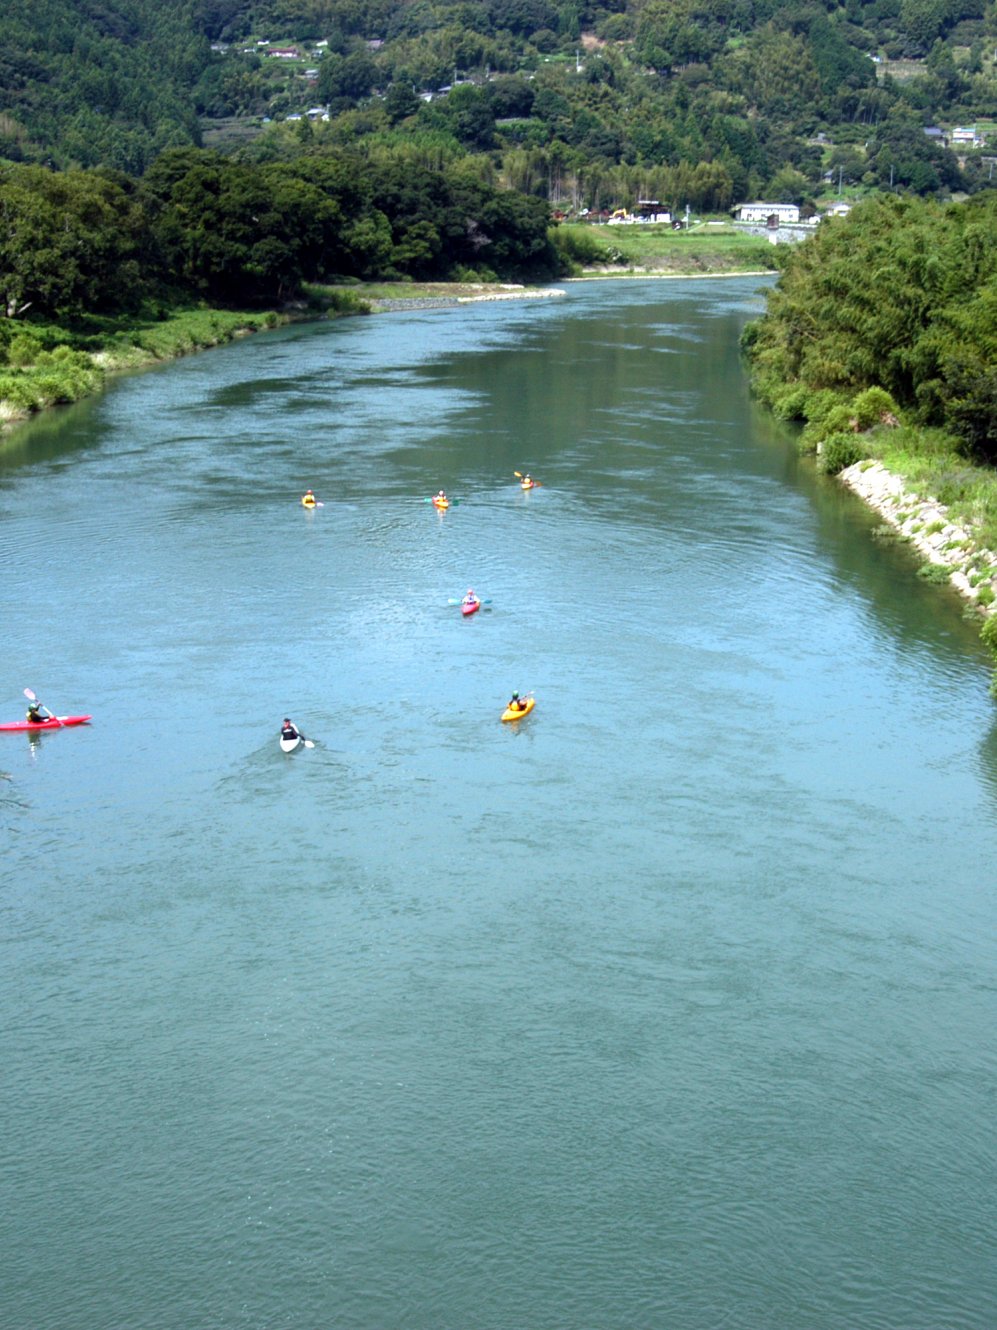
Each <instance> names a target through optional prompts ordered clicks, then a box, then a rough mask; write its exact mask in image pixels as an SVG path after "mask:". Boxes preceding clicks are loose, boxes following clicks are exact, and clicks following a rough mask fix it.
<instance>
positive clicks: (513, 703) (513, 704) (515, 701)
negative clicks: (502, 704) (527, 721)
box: [506, 693, 526, 711]
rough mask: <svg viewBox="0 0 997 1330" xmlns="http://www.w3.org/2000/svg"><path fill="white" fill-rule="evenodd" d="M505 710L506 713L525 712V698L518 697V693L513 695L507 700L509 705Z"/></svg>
mask: <svg viewBox="0 0 997 1330" xmlns="http://www.w3.org/2000/svg"><path fill="white" fill-rule="evenodd" d="M506 710H507V711H525V710H526V698H525V697H520V696H519V694H518V693H513V695H512V697H511V698H510V699H509V705H508V707H507V708H506Z"/></svg>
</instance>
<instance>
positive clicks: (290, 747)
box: [278, 734, 301, 753]
mask: <svg viewBox="0 0 997 1330" xmlns="http://www.w3.org/2000/svg"><path fill="white" fill-rule="evenodd" d="M278 743H279V744H280V751H281V752H282V753H293V752H294V750H295V749H296V748H297V746H298V744H299V743H301V735H300V734H296V735H295V736H294V738H293V739H285V738H284V736H283V735H281V736H280V739H279V740H278Z"/></svg>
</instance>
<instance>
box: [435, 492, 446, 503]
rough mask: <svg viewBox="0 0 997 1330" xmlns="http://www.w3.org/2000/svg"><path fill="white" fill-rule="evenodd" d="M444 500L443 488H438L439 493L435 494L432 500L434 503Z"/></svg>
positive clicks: (444, 501)
mask: <svg viewBox="0 0 997 1330" xmlns="http://www.w3.org/2000/svg"><path fill="white" fill-rule="evenodd" d="M446 501H447V496H446V494H445V493H444V492H443V490H440V492H439V494H437V496H436V498H435V499H434V500H433V502H434V503H446Z"/></svg>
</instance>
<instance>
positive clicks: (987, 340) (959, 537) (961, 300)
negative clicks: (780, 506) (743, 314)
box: [742, 192, 997, 696]
mask: <svg viewBox="0 0 997 1330" xmlns="http://www.w3.org/2000/svg"><path fill="white" fill-rule="evenodd" d="M995 236H997V194H995V193H994V192H987V193H982V194H979V195H977V196H976V197H974V198H972V199H970V200H968V201H966V202H964V203H942V202H938V201H935V200H922V199H912V198H903V199H902V198H893V197H880V198H878V199H873V200H870V201H868V202H867V203H865V204H863V205H861V206H860V207H857V208H855V209H854V210H853V211H852V212H851V213H850V214H849V215H848V216H847V217H845V218H841V219H839V220H835V221H832V222H829V223H827V224H826V225H822V226H821V228H820V230H819V231H818V233H817V235H815V236H814V237H813V239H812V240H810V241H808V242H807V243H806V244H805V245H802V246H799V247H797V248H795V249H794V250H793V251H792V252H791V253H790V254H789V257H788V258H787V261H786V264H785V268H784V270H783V272H782V274H781V276H780V278H779V280H778V282H777V283H776V286H775V288H774V289H773V291H772V292H771V293H770V297H769V303H768V310H767V313H766V314H765V315H764V317H763V318H762V319H760V320H758V321H756V322H755V323H752V324H749V325H748V327H747V328H746V329H745V331H744V334H743V337H742V345H743V347H744V349H745V352H746V354H747V356H748V359H749V362H750V364H751V368H752V381H753V384H754V388H755V390H756V391H757V393H758V394H759V396H760V397H761V398H762V399H763V400H764V401H766V402H767V403H768V404H769V405H770V406H771V408H772V409H773V410H774V411H775V412H776V414H777V415H779V416H781V417H782V418H783V419H786V420H798V421H800V422H801V423H802V426H803V428H802V431H801V435H800V446H801V449H802V450H803V451H804V452H809V453H812V454H813V455H815V457H816V458H817V463H818V465H819V466H820V467H821V469H822V470H824V471H825V472H827V473H828V474H831V475H837V474H839V473H843V474H844V477H845V480H846V483H848V484H849V485H850V486H851V487H852V488H853V489H854V490H856V492H857V493H860V494H861V495H862V497H863V498H865V499H866V500H867V501H869V502H871V503H873V505H874V506H875V507H876V508H877V509H878V510H879V511H880V512H882V513H883V514H884V516H885V517H887V519H888V521H889V522H890V524H891V525H892V526H894V527H895V528H896V529H897V530H899V531H900V532H901V534H902V535H903V536H904V537H905V538H908V539H911V540H914V541H915V542H916V543H917V544H918V545H919V547H920V548H922V549H923V550H924V552H925V553H926V554H927V556H928V558H929V560H930V565H929V568H928V569H926V570H925V571H926V574H927V575H929V576H932V577H936V578H939V579H941V580H944V581H948V580H952V581H953V583H954V585H956V587H957V588H958V589H959V590H960V591H962V592H963V594H965V595H968V596H969V597H970V598H971V600H972V612H974V613H980V614H982V615H983V616H984V618H985V620H986V621H985V623H984V625H983V630H982V636H983V640H984V642H985V643H986V645H987V647H988V648H989V649H990V651H991V652H992V654H993V655H994V657H995V660H997V616H995V615H993V614H992V612H991V611H992V607H993V605H994V602H995V598H997V582H995V578H994V572H995V567H997V556H995V554H994V553H993V552H994V551H997V471H995V469H994V464H995V462H997V245H995V243H994V240H995ZM874 463H878V464H879V465H878V466H877V465H873V464H874ZM932 569H933V570H934V571H931V570H932ZM991 691H992V692H993V693H994V695H995V696H997V672H995V676H994V682H993V683H992V685H991Z"/></svg>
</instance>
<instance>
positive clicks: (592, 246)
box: [552, 226, 614, 267]
mask: <svg viewBox="0 0 997 1330" xmlns="http://www.w3.org/2000/svg"><path fill="white" fill-rule="evenodd" d="M552 239H553V241H554V245H555V247H556V249H557V252H558V253H559V254H560V255H561V258H562V259H564V260H565V261H567V262H568V263H576V264H581V265H582V266H583V267H584V266H585V265H586V264H590V265H591V264H596V263H612V262H614V260H613V259H611V258H610V251H609V250H608V249H607V248H606V246H605V245H603V244H602V242H601V241H600V240H598V239H597V238H596V236H594V235H591V234H589V232H588V231H584V230H581V229H579V228H578V227H563V226H556V227H554V228H553V231H552Z"/></svg>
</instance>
